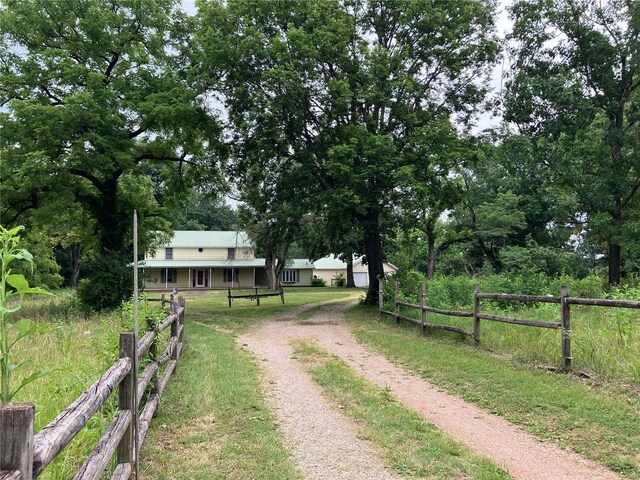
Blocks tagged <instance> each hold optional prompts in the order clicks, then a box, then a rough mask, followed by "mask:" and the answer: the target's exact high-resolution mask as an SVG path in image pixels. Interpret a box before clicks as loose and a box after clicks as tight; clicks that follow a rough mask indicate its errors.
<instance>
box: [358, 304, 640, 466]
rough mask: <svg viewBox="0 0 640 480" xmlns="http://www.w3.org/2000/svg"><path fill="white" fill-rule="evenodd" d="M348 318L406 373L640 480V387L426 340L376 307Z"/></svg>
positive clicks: (448, 339)
mask: <svg viewBox="0 0 640 480" xmlns="http://www.w3.org/2000/svg"><path fill="white" fill-rule="evenodd" d="M348 318H349V323H350V325H351V326H352V327H353V329H354V332H355V334H356V336H357V338H358V340H359V341H361V342H363V343H365V344H367V345H369V346H371V347H372V348H373V349H374V350H376V351H378V352H379V353H381V354H383V355H385V356H386V357H388V358H389V359H390V360H392V361H393V362H395V363H396V364H398V365H400V366H402V367H403V368H405V369H407V370H409V371H413V372H415V373H417V374H419V375H420V376H422V377H423V378H426V379H427V380H429V381H430V382H432V383H434V384H436V385H438V386H440V387H442V388H444V389H446V390H448V391H449V392H451V393H454V394H457V395H459V396H461V397H463V398H464V399H466V400H468V401H471V402H473V403H476V404H478V405H479V406H481V407H484V408H486V409H487V410H489V411H491V412H493V413H496V414H499V415H502V416H504V417H506V418H507V419H509V420H510V421H511V422H513V423H516V424H520V425H522V426H523V427H524V428H526V429H527V430H528V431H530V432H531V433H534V434H536V435H539V436H541V437H544V438H547V439H551V440H553V441H555V442H557V443H558V444H559V445H561V446H563V447H566V448H570V449H573V450H575V451H577V452H579V453H581V454H583V455H585V456H587V457H590V458H594V459H596V460H599V461H600V462H602V463H603V464H604V465H607V466H608V467H610V468H612V469H613V470H615V471H617V472H619V473H621V474H623V475H627V476H630V477H632V478H640V428H638V425H640V398H639V396H638V387H637V385H631V384H630V385H626V386H625V385H620V384H617V385H609V386H608V385H605V384H595V383H594V382H589V381H586V380H582V379H580V378H578V377H577V376H575V375H565V374H558V373H549V372H547V371H545V370H541V369H537V368H535V367H533V366H527V365H526V364H524V363H522V362H520V361H517V360H515V359H514V358H513V357H512V356H507V355H496V354H493V353H491V352H488V351H486V350H482V349H478V348H476V347H473V346H472V345H469V344H465V343H463V342H460V341H459V340H456V336H455V335H448V336H444V335H442V336H440V335H438V336H432V337H428V338H423V337H421V336H420V335H419V334H418V328H416V327H414V326H409V325H402V326H400V327H398V326H396V325H395V322H393V320H386V321H384V322H380V321H379V320H378V314H377V310H375V309H372V308H367V307H356V308H355V309H352V310H351V311H350V312H349V314H348ZM513 328H514V329H515V328H518V327H513Z"/></svg>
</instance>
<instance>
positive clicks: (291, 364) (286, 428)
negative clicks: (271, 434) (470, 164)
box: [239, 303, 619, 480]
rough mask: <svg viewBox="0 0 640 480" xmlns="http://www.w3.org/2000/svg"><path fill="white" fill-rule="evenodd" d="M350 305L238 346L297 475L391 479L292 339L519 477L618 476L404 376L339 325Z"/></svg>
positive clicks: (268, 330) (292, 318) (282, 323)
mask: <svg viewBox="0 0 640 480" xmlns="http://www.w3.org/2000/svg"><path fill="white" fill-rule="evenodd" d="M350 306H352V304H344V303H342V304H341V303H334V304H327V305H325V306H323V307H321V309H320V310H318V311H316V312H314V314H313V315H312V316H311V317H310V318H309V319H307V320H304V321H302V320H300V319H299V317H298V316H297V315H298V314H299V313H300V312H301V311H303V310H308V309H310V308H312V307H313V306H312V305H306V306H305V307H302V308H299V309H296V310H292V311H291V312H290V313H289V314H288V315H287V316H286V317H283V318H280V319H278V320H276V321H273V322H270V323H268V324H266V325H264V326H262V327H260V328H259V329H257V330H256V331H254V332H252V333H251V334H248V335H245V336H242V337H240V339H239V341H240V342H242V344H243V345H244V346H245V347H247V348H249V349H250V350H252V351H253V352H254V353H255V354H256V355H257V357H258V358H259V359H261V360H262V361H263V365H264V368H265V370H266V372H267V380H268V385H267V387H266V390H267V396H268V401H269V402H270V404H271V406H272V408H273V409H274V411H275V412H276V415H277V417H278V420H279V422H280V428H281V430H282V432H283V434H284V437H285V441H286V442H287V443H288V446H289V447H290V448H291V450H292V451H293V452H294V458H295V460H296V462H297V464H298V467H299V469H300V471H302V472H303V474H304V475H305V477H306V478H309V479H343V478H344V479H392V478H399V477H398V475H397V474H395V473H394V472H392V471H390V470H388V469H387V468H385V466H384V464H385V461H384V459H383V458H382V457H381V455H380V453H379V452H378V451H377V449H376V448H375V446H374V445H372V444H371V443H369V442H367V441H365V440H362V439H360V438H358V436H357V434H356V428H355V427H354V425H353V423H352V422H351V420H350V419H348V418H347V417H345V416H344V415H342V414H341V413H340V412H338V411H336V410H335V409H334V408H333V407H331V406H329V404H328V403H327V402H326V401H325V399H324V398H323V396H322V394H321V392H320V389H319V388H318V387H317V386H316V385H315V384H314V383H313V381H312V380H311V378H310V377H309V376H308V374H307V373H305V372H304V371H303V369H302V367H301V366H300V365H299V364H298V363H297V362H296V361H295V360H294V359H293V358H292V351H293V349H292V347H291V341H293V340H296V339H308V340H312V341H315V342H316V343H317V344H318V345H319V346H320V347H321V348H323V349H326V350H328V351H330V352H331V353H333V354H334V355H337V356H338V357H340V358H341V359H342V360H343V361H345V362H346V363H347V364H348V365H349V366H350V367H351V368H353V369H354V370H355V371H356V372H357V373H358V374H360V375H362V376H363V377H366V378H368V379H369V380H370V381H372V382H374V383H376V384H377V385H379V386H381V387H387V388H389V389H390V391H391V394H392V395H393V396H394V397H395V398H396V399H397V400H398V401H399V402H401V403H403V404H404V405H406V406H407V407H408V408H410V409H412V410H415V411H416V412H419V413H420V414H422V415H423V416H424V417H425V418H426V419H427V420H428V421H429V422H431V423H433V424H435V425H437V426H438V427H439V428H441V429H442V430H444V431H446V432H448V433H449V434H450V435H451V436H453V437H454V438H455V439H456V440H458V441H459V442H461V443H463V444H465V445H467V446H468V447H469V448H470V449H471V450H473V451H474V452H476V453H478V454H481V455H485V456H487V457H489V458H491V459H493V460H494V461H495V462H496V463H497V464H498V465H500V466H501V467H502V468H504V469H506V470H507V471H509V473H511V475H513V476H514V477H515V478H517V479H525V480H564V479H566V480H573V479H580V480H587V479H615V478H619V477H618V476H617V475H616V474H615V473H613V472H611V471H610V470H608V469H606V468H605V467H603V466H602V465H600V464H599V463H596V462H593V461H591V460H587V459H584V458H582V457H580V456H579V455H577V454H576V453H573V452H570V451H567V450H563V449H561V448H559V447H558V446H557V445H555V444H553V443H549V442H542V441H541V440H540V439H539V438H536V437H534V436H532V435H530V434H528V433H527V432H525V431H524V430H522V429H521V428H519V427H517V426H515V425H513V424H511V423H509V422H508V421H507V420H505V419H504V418H502V417H499V416H497V415H493V414H491V413H490V412H488V411H485V410H482V409H481V408H479V407H477V406H475V405H473V404H470V403H467V402H465V401H464V400H461V399H459V398H458V397H455V396H452V395H449V394H447V393H445V392H443V391H441V390H439V389H438V388H437V387H435V386H433V385H432V384H430V383H429V382H427V381H425V380H423V379H422V378H419V377H417V376H415V375H412V374H408V373H406V372H404V371H403V370H402V369H400V368H398V367H396V366H395V365H393V364H392V363H391V362H389V361H388V360H387V359H386V358H384V357H382V356H380V355H377V354H375V353H372V352H371V351H370V350H368V349H367V348H366V347H364V346H363V345H361V344H359V343H358V342H357V341H356V339H355V337H354V336H353V334H352V333H351V331H350V330H349V328H348V327H347V326H346V325H345V324H344V312H345V311H346V309H347V308H349V307H350Z"/></svg>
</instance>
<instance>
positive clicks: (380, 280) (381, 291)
mask: <svg viewBox="0 0 640 480" xmlns="http://www.w3.org/2000/svg"><path fill="white" fill-rule="evenodd" d="M382 310H384V280H383V278H382V277H378V316H379V317H380V318H382Z"/></svg>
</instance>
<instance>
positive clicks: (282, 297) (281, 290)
mask: <svg viewBox="0 0 640 480" xmlns="http://www.w3.org/2000/svg"><path fill="white" fill-rule="evenodd" d="M280 300H282V304H283V305H284V287H283V286H282V284H281V285H280Z"/></svg>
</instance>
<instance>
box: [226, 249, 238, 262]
mask: <svg viewBox="0 0 640 480" xmlns="http://www.w3.org/2000/svg"><path fill="white" fill-rule="evenodd" d="M235 259H236V249H235V248H227V260H235Z"/></svg>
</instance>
